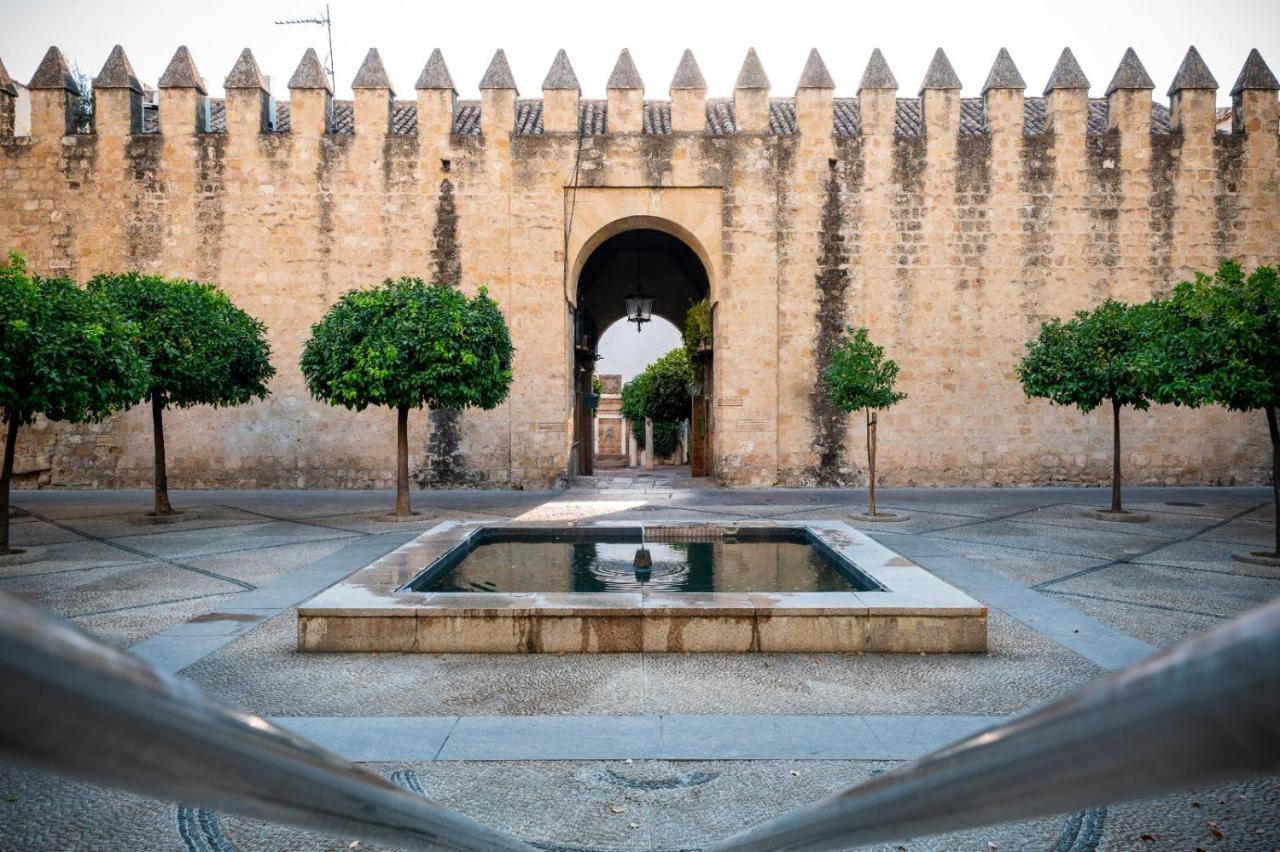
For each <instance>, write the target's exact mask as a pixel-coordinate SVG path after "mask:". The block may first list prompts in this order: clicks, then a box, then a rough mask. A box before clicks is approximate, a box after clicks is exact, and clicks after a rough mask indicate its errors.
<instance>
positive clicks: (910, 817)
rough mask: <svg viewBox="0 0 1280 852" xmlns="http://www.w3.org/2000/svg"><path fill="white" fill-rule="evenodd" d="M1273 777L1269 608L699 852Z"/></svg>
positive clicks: (804, 844)
mask: <svg viewBox="0 0 1280 852" xmlns="http://www.w3.org/2000/svg"><path fill="white" fill-rule="evenodd" d="M1277 771H1280V601H1276V602H1273V603H1271V604H1269V605H1267V606H1264V607H1261V608H1259V609H1256V610H1253V611H1251V612H1249V613H1246V614H1245V615H1243V616H1241V617H1239V618H1237V619H1235V620H1233V621H1229V622H1227V623H1226V624H1223V625H1222V626H1220V627H1217V628H1215V629H1213V630H1210V631H1208V632H1206V633H1203V634H1201V635H1199V636H1196V637H1193V638H1191V639H1188V640H1186V641H1184V642H1181V643H1179V644H1178V645H1175V646H1173V647H1172V648H1169V649H1168V650H1166V651H1163V652H1161V653H1158V654H1154V655H1152V656H1151V657H1148V658H1147V659H1145V660H1142V661H1140V662H1137V663H1134V664H1133V665H1131V666H1129V667H1128V668H1125V669H1123V670H1121V671H1119V672H1116V673H1114V674H1112V675H1109V676H1107V677H1105V678H1102V679H1100V680H1097V681H1095V682H1093V683H1091V684H1089V685H1088V686H1085V687H1083V688H1081V689H1079V690H1077V691H1075V692H1073V693H1071V694H1069V695H1066V696H1064V697H1062V698H1060V699H1058V700H1056V701H1053V702H1050V703H1049V704H1046V705H1043V706H1042V707H1040V708H1038V709H1035V710H1031V711H1029V712H1027V713H1025V714H1023V715H1021V716H1019V717H1017V718H1015V719H1013V720H1011V721H1009V722H1006V723H1003V724H1000V725H997V726H996V727H994V728H992V729H990V730H988V731H985V732H983V733H980V734H976V735H974V736H972V737H970V738H968V739H965V740H961V741H960V742H958V743H955V744H954V745H950V746H947V747H946V748H943V749H940V750H938V751H935V752H933V753H932V754H928V755H925V756H924V757H921V758H919V759H917V760H914V761H912V762H911V763H907V764H904V765H902V766H900V767H898V768H896V769H894V770H893V771H891V772H887V773H885V774H884V775H880V776H878V777H877V778H874V779H872V780H871V781H868V782H866V783H865V784H860V785H858V786H856V787H852V788H850V789H849V790H846V791H844V792H842V793H839V794H837V795H835V796H832V797H830V798H827V799H824V800H822V801H820V802H817V803H815V804H813V805H810V806H808V807H805V808H802V809H800V810H797V811H793V812H791V813H789V814H785V815H783V816H781V817H778V818H777V819H774V820H771V821H769V822H766V823H764V824H762V825H759V826H756V827H755V828H752V829H748V830H747V831H744V832H742V833H741V834H738V835H736V836H734V837H731V838H729V839H728V840H725V841H722V842H721V843H718V844H715V845H714V846H712V847H710V848H709V849H708V850H707V852H712V850H718V852H728V850H734V852H746V850H751V852H756V850H772V849H789V850H790V849H847V848H850V847H854V846H863V845H868V844H873V843H882V842H885V841H890V840H905V839H906V838H909V837H919V836H922V835H929V834H939V833H942V832H949V831H958V830H961V829H966V828H976V827H979V826H985V825H993V824H996V823H1002V822H1012V821H1015V820H1024V819H1031V818H1033V817H1038V816H1047V815H1051V814H1060V813H1066V812H1070V811H1074V810H1077V809H1080V808H1084V807H1088V806H1091V805H1101V804H1107V803H1110V802H1116V801H1123V800H1126V799H1138V798H1145V797H1149V796H1155V795H1159V794H1161V793H1166V792H1170V791H1174V790H1180V789H1186V788H1189V787H1203V786H1207V785H1211V784H1217V783H1221V782H1225V781H1231V780H1235V779H1241V778H1247V777H1250V776H1255V775H1263V774H1268V773H1274V772H1277Z"/></svg>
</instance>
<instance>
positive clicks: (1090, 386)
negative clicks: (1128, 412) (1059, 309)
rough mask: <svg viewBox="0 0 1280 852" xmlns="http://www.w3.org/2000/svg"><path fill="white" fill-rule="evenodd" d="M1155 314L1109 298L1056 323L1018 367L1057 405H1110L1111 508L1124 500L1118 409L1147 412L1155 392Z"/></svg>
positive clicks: (1030, 392)
mask: <svg viewBox="0 0 1280 852" xmlns="http://www.w3.org/2000/svg"><path fill="white" fill-rule="evenodd" d="M1156 319H1157V311H1156V308H1155V306H1154V305H1153V304H1152V303H1150V302H1147V303H1144V304H1140V305H1129V304H1125V303H1124V302H1117V301H1115V300H1113V299H1108V300H1107V301H1105V302H1103V303H1102V304H1101V305H1099V306H1098V307H1096V308H1094V309H1093V310H1091V311H1077V312H1076V314H1075V316H1074V317H1072V318H1071V319H1069V320H1066V321H1063V320H1060V319H1052V320H1049V321H1048V322H1046V323H1044V324H1043V325H1041V326H1040V334H1039V335H1038V336H1037V337H1036V338H1035V339H1034V340H1030V341H1028V342H1027V353H1026V355H1024V356H1023V358H1022V361H1021V362H1020V363H1019V364H1018V366H1017V374H1018V378H1019V380H1021V382H1022V389H1023V391H1024V392H1025V393H1026V395H1027V396H1029V397H1043V398H1045V399H1048V400H1049V401H1050V402H1052V403H1054V404H1055V405H1072V406H1075V407H1076V408H1078V409H1080V410H1081V411H1082V412H1085V413H1088V412H1090V411H1093V410H1094V409H1095V408H1097V407H1098V406H1100V405H1103V404H1104V403H1110V405H1111V434H1112V450H1111V508H1110V510H1109V511H1110V512H1112V513H1114V514H1116V515H1124V514H1125V511H1124V508H1123V507H1122V505H1121V502H1120V410H1121V409H1122V408H1124V407H1126V406H1129V407H1132V408H1134V409H1136V410H1138V411H1145V410H1146V409H1147V408H1148V407H1150V405H1151V400H1152V398H1153V396H1154V395H1155V392H1156V384H1155V379H1154V377H1155V370H1154V365H1155V363H1156V362H1157V361H1158V360H1159V359H1160V358H1161V357H1162V356H1161V352H1162V349H1163V347H1162V346H1161V343H1160V338H1161V334H1160V332H1159V323H1158V322H1156Z"/></svg>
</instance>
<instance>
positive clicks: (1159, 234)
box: [1149, 131, 1182, 295]
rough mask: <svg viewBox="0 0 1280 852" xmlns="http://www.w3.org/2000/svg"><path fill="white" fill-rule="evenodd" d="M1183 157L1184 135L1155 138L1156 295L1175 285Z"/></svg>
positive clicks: (1153, 244) (1153, 229) (1153, 245)
mask: <svg viewBox="0 0 1280 852" xmlns="http://www.w3.org/2000/svg"><path fill="white" fill-rule="evenodd" d="M1181 154H1182V132H1181V131H1175V132H1173V133H1167V134H1162V133H1160V134H1158V133H1153V134H1152V135H1151V203H1150V205H1149V207H1150V211H1151V266H1152V272H1153V274H1154V279H1155V280H1154V285H1155V289H1156V294H1157V295H1161V294H1163V293H1164V292H1165V291H1166V290H1168V289H1169V288H1170V287H1172V286H1173V284H1174V282H1173V281H1171V280H1169V279H1170V275H1171V274H1172V270H1173V215H1174V212H1173V211H1174V179H1175V177H1176V176H1177V173H1178V160H1179V158H1180V156H1181Z"/></svg>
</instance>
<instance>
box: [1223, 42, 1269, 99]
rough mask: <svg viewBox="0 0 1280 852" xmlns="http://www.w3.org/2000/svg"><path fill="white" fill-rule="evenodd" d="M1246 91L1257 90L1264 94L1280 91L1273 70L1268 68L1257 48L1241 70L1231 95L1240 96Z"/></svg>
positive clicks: (1250, 53) (1252, 51)
mask: <svg viewBox="0 0 1280 852" xmlns="http://www.w3.org/2000/svg"><path fill="white" fill-rule="evenodd" d="M1245 90H1257V91H1264V92H1274V91H1276V90H1280V83H1278V82H1276V75H1275V74H1272V73H1271V69H1270V68H1268V67H1267V63H1265V62H1263V61H1262V54H1261V53H1259V52H1258V49H1257V48H1256V47H1255V48H1254V49H1253V50H1251V51H1249V58H1248V59H1246V60H1245V61H1244V67H1243V68H1241V69H1240V76H1239V77H1237V78H1236V83H1235V85H1234V86H1232V87H1231V94H1233V95H1238V94H1240V93H1241V92H1243V91H1245Z"/></svg>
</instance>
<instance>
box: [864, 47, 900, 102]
mask: <svg viewBox="0 0 1280 852" xmlns="http://www.w3.org/2000/svg"><path fill="white" fill-rule="evenodd" d="M897 90H898V78H897V77H895V76H893V72H892V71H890V70H889V63H888V62H886V61H885V58H884V54H883V53H881V52H880V48H878V47H877V48H875V49H874V50H872V51H871V58H870V59H868V60H867V68H866V70H865V71H863V72H862V82H861V83H859V84H858V91H868V92H870V91H895V92H896V91H897Z"/></svg>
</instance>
